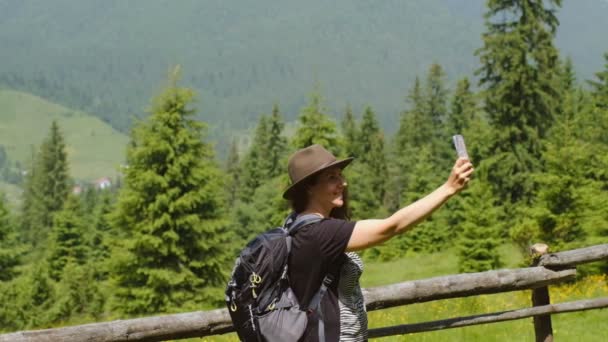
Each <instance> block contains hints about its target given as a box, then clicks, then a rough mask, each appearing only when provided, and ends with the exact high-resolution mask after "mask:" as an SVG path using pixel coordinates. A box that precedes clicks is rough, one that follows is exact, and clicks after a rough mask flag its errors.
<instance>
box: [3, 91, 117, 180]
mask: <svg viewBox="0 0 608 342" xmlns="http://www.w3.org/2000/svg"><path fill="white" fill-rule="evenodd" d="M0 108H2V110H0V145H3V146H4V148H5V149H6V153H7V154H8V156H9V159H10V160H11V161H12V162H15V161H19V162H20V163H21V164H22V165H24V166H25V165H28V164H29V161H30V159H31V156H32V149H34V148H36V149H37V148H38V147H39V146H40V144H41V143H42V140H43V139H44V138H45V137H46V136H48V133H49V130H50V127H51V123H52V121H53V120H56V121H57V123H58V124H59V128H60V129H61V132H62V133H63V136H64V138H65V142H66V151H67V155H68V161H69V165H70V175H71V176H72V177H74V178H76V179H79V180H87V181H92V180H95V179H98V178H100V177H104V176H106V177H110V178H112V179H113V178H114V177H115V176H116V175H117V173H118V168H119V167H120V164H121V163H122V162H123V160H124V158H125V149H126V145H127V142H128V137H127V136H126V135H124V134H122V133H120V132H118V131H116V130H115V129H113V128H112V127H111V126H110V125H108V124H106V123H104V122H103V121H101V120H100V119H99V118H97V117H94V116H92V115H89V114H87V113H84V112H80V111H75V110H72V109H69V108H66V107H63V106H60V105H58V104H55V103H52V102H49V101H46V100H44V99H42V98H39V97H36V96H34V95H31V94H26V93H22V92H17V91H10V90H0Z"/></svg>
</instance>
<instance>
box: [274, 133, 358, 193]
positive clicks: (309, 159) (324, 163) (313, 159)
mask: <svg viewBox="0 0 608 342" xmlns="http://www.w3.org/2000/svg"><path fill="white" fill-rule="evenodd" d="M352 161H353V158H346V159H342V160H337V159H336V157H335V156H334V155H333V154H331V152H329V151H328V150H326V149H325V148H323V146H321V145H317V144H315V145H311V146H308V147H306V148H303V149H301V150H298V151H296V152H295V153H294V154H292V155H291V157H289V162H288V164H287V172H288V173H289V179H290V180H291V185H290V186H289V187H288V188H287V190H285V192H284V193H283V198H285V199H291V196H292V195H293V190H294V189H295V188H296V187H297V185H298V184H300V183H302V182H303V181H304V180H305V179H307V178H309V177H310V176H313V175H315V174H317V173H319V172H321V171H323V170H325V169H328V168H330V167H333V166H337V167H339V168H341V169H343V168H345V167H346V166H347V165H348V164H350V162H352Z"/></svg>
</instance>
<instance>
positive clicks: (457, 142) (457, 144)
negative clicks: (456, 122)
mask: <svg viewBox="0 0 608 342" xmlns="http://www.w3.org/2000/svg"><path fill="white" fill-rule="evenodd" d="M452 141H454V148H456V153H457V154H458V157H459V158H467V159H468V158H469V154H468V153H467V146H466V145H465V144H464V138H463V137H462V135H460V134H456V135H454V136H453V137H452Z"/></svg>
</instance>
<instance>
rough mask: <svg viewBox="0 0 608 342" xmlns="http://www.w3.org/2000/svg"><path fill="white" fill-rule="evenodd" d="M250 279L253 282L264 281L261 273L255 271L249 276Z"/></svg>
mask: <svg viewBox="0 0 608 342" xmlns="http://www.w3.org/2000/svg"><path fill="white" fill-rule="evenodd" d="M249 281H250V282H251V283H252V284H259V283H261V282H262V277H260V275H259V274H256V273H255V272H253V273H251V275H250V276H249Z"/></svg>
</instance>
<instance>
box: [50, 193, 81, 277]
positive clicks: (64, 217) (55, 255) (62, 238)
mask: <svg viewBox="0 0 608 342" xmlns="http://www.w3.org/2000/svg"><path fill="white" fill-rule="evenodd" d="M84 235H85V234H84V221H83V213H82V209H81V207H80V203H79V199H78V198H77V197H76V196H70V197H69V198H68V200H67V201H66V203H65V208H64V209H63V210H61V211H59V212H57V213H55V215H54V218H53V226H52V230H51V235H50V246H51V248H50V251H49V255H48V263H49V266H50V267H49V274H50V276H51V278H53V279H54V280H60V278H61V274H62V272H63V269H64V267H65V266H66V265H67V264H68V263H69V262H73V263H76V264H79V265H83V264H84V263H85V262H86V260H87V257H88V255H87V253H88V246H87V243H86V240H85V237H84Z"/></svg>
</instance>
